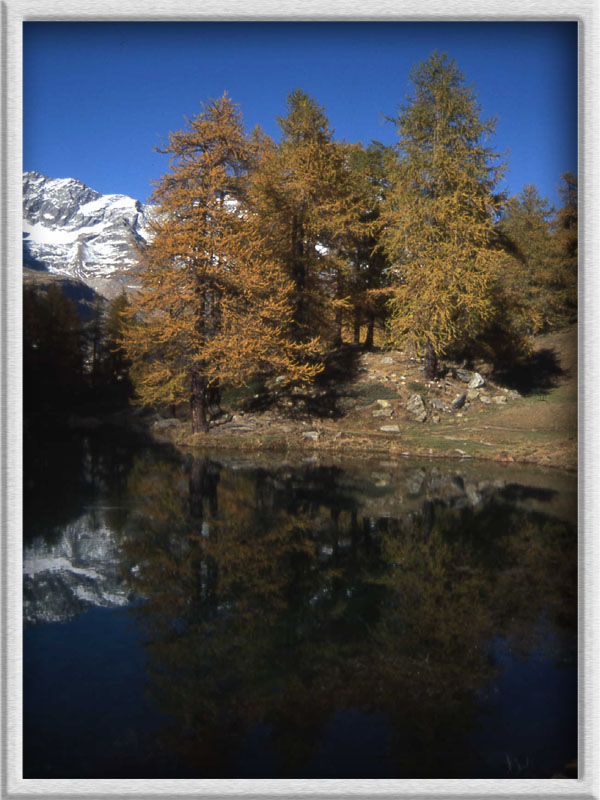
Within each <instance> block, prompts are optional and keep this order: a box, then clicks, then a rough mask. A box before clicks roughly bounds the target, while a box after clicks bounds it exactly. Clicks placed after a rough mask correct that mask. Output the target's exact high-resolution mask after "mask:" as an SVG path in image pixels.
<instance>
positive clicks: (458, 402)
mask: <svg viewBox="0 0 600 800" xmlns="http://www.w3.org/2000/svg"><path fill="white" fill-rule="evenodd" d="M466 400H467V393H466V392H462V394H459V395H458V397H455V398H454V400H453V401H452V408H453V409H454V410H457V409H459V408H462V407H463V406H464V404H465V402H466Z"/></svg>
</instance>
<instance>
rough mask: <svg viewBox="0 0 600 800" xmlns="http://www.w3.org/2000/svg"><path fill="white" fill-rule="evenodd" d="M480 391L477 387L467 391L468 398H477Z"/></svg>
mask: <svg viewBox="0 0 600 800" xmlns="http://www.w3.org/2000/svg"><path fill="white" fill-rule="evenodd" d="M478 397H479V392H478V391H477V389H469V390H468V392H467V400H477V398H478Z"/></svg>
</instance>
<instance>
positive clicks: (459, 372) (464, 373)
mask: <svg viewBox="0 0 600 800" xmlns="http://www.w3.org/2000/svg"><path fill="white" fill-rule="evenodd" d="M454 374H455V376H456V377H457V378H458V380H459V381H462V382H463V383H469V381H470V380H471V378H472V377H473V373H472V372H471V371H470V370H468V369H455V370H454Z"/></svg>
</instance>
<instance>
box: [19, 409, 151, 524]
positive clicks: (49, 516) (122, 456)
mask: <svg viewBox="0 0 600 800" xmlns="http://www.w3.org/2000/svg"><path fill="white" fill-rule="evenodd" d="M135 443H136V441H135V439H133V438H132V437H129V436H127V435H125V434H124V433H123V432H118V433H117V434H114V433H113V434H111V433H107V432H106V431H103V432H102V433H101V434H92V435H85V436H82V435H81V434H79V433H73V432H70V431H68V430H66V429H64V428H57V429H52V430H47V429H46V428H45V427H44V426H43V425H40V427H39V429H38V428H37V427H36V426H35V425H33V423H31V420H30V421H29V423H28V425H27V426H26V428H25V431H24V441H23V445H24V446H23V466H24V476H23V477H24V479H23V532H24V537H25V539H26V540H27V539H31V538H34V537H37V536H44V537H46V539H48V540H52V539H56V538H57V537H58V536H60V534H61V533H62V531H63V530H64V528H65V527H66V526H67V525H69V524H71V523H74V522H75V521H76V520H77V519H78V518H80V517H81V515H82V509H84V508H85V507H86V506H87V505H92V504H94V503H95V502H97V501H98V499H101V503H102V514H101V517H102V520H101V521H102V522H103V523H104V524H106V525H107V526H108V527H109V528H111V529H113V530H119V529H120V528H121V527H122V526H123V524H124V522H125V519H126V516H127V514H126V509H125V508H124V505H123V499H124V494H125V491H126V486H127V479H128V475H129V472H130V470H131V465H132V460H133V450H132V444H135ZM99 522H100V520H99Z"/></svg>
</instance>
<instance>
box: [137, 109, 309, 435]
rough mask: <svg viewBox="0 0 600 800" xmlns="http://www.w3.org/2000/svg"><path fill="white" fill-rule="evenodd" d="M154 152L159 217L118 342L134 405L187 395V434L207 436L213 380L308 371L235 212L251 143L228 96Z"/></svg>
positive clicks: (251, 234) (282, 297) (277, 292)
mask: <svg viewBox="0 0 600 800" xmlns="http://www.w3.org/2000/svg"><path fill="white" fill-rule="evenodd" d="M160 152H163V153H167V154H169V156H170V162H169V163H170V169H169V172H168V173H167V174H166V175H165V176H164V177H163V178H162V179H161V180H160V181H159V182H158V183H157V186H156V189H155V191H154V196H153V199H154V201H155V202H156V204H157V205H158V215H157V216H156V218H155V220H154V221H153V223H152V239H151V241H150V243H149V244H148V246H147V247H146V248H145V250H144V251H143V252H142V264H143V269H142V278H141V280H142V289H141V291H140V292H139V293H138V294H137V295H135V296H134V297H133V298H132V301H131V305H130V308H129V313H128V324H127V325H126V328H125V332H124V345H125V349H126V352H127V355H128V357H129V358H130V359H131V361H132V370H131V372H132V377H133V378H134V382H135V384H136V391H137V394H138V397H139V400H140V401H141V402H143V403H146V404H148V405H154V406H157V405H158V406H160V405H163V404H168V405H171V404H174V403H178V402H181V401H183V400H185V399H187V398H189V403H190V410H191V418H192V431H193V432H198V431H201V430H204V431H206V430H208V425H209V418H208V404H209V401H210V400H211V399H212V398H214V396H215V394H216V393H217V392H218V389H219V385H220V382H221V381H231V382H232V383H239V382H241V381H244V380H245V379H246V378H247V377H249V374H250V373H251V372H252V371H253V370H266V369H280V370H281V371H285V372H286V373H290V374H292V375H293V376H294V377H297V378H298V379H307V378H308V377H310V375H311V374H313V370H312V368H311V367H310V366H309V365H308V364H307V363H306V362H305V361H304V360H303V356H304V352H303V351H301V350H300V349H298V348H295V347H294V346H293V345H292V344H288V328H289V325H290V317H291V311H290V309H291V306H290V303H289V295H290V291H291V287H290V286H289V285H288V284H287V282H286V280H285V277H284V276H283V275H281V274H280V271H279V268H278V265H277V264H276V263H274V262H272V261H269V260H268V259H264V258H261V257H259V256H257V252H259V247H258V245H259V237H258V235H257V232H256V228H255V226H254V225H253V223H252V220H250V219H249V217H248V214H247V213H246V209H245V201H246V191H247V184H248V173H249V170H250V169H251V168H252V166H253V163H254V160H255V157H256V145H255V142H254V140H252V139H249V138H248V137H247V136H246V134H245V133H244V130H243V126H242V121H241V114H240V112H239V110H238V109H237V107H236V106H235V105H234V104H233V103H232V102H231V100H230V99H229V98H228V97H227V96H226V95H224V96H223V97H221V98H220V99H217V100H212V101H210V102H209V103H208V104H207V105H206V106H204V107H203V110H202V112H201V113H200V114H199V115H197V116H196V117H194V118H192V119H191V120H189V121H188V125H187V127H186V128H185V129H183V130H180V131H177V132H174V133H171V134H170V136H169V139H168V142H167V144H166V145H165V146H164V147H163V148H162V149H161V150H160Z"/></svg>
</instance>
